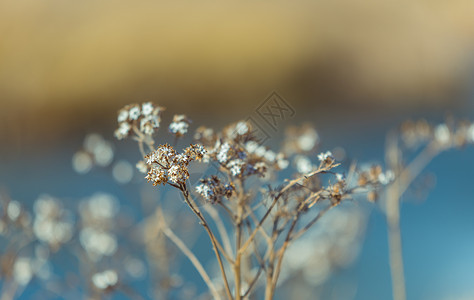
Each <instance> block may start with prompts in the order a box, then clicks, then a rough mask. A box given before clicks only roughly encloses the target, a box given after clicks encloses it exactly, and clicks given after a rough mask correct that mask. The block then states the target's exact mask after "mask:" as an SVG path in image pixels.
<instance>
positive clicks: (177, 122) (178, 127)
mask: <svg viewBox="0 0 474 300" xmlns="http://www.w3.org/2000/svg"><path fill="white" fill-rule="evenodd" d="M189 124H191V120H189V119H188V117H186V115H174V117H173V122H171V124H170V126H169V131H170V132H171V133H172V134H174V135H176V136H177V137H181V136H183V135H185V134H186V133H187V132H188V128H189Z"/></svg>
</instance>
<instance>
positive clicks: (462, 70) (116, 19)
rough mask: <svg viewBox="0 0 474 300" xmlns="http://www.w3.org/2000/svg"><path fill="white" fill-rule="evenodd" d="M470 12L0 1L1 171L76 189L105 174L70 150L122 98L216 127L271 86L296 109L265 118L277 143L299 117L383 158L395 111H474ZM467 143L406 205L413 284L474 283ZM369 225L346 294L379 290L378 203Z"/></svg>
mask: <svg viewBox="0 0 474 300" xmlns="http://www.w3.org/2000/svg"><path fill="white" fill-rule="evenodd" d="M473 15H474V2H473V1H471V0H452V1H438V0H410V1H408V0H401V1H400V0H399V1H394V0H388V1H376V0H357V1H349V0H338V1H326V0H323V1H306V0H297V1H291V2H289V1H258V2H254V1H239V2H218V1H210V0H201V1H198V2H196V1H178V2H177V1H148V0H145V1H140V2H139V3H138V2H133V3H132V2H130V1H123V0H120V1H99V2H98V1H90V0H86V1H75V2H72V1H56V0H44V1H33V0H24V1H13V0H3V1H0V104H1V105H0V155H1V156H0V180H1V182H0V183H1V184H4V185H6V186H7V187H8V189H9V191H10V193H11V194H12V197H14V198H16V199H19V200H20V199H22V200H24V201H31V200H33V199H34V198H35V197H36V196H37V195H38V194H40V193H42V192H48V193H51V194H55V195H58V196H62V197H72V198H74V197H81V195H84V194H86V193H89V192H93V190H97V189H98V188H99V184H98V181H87V180H86V179H84V178H83V177H78V176H77V175H74V174H73V171H72V167H71V157H72V155H73V153H74V152H75V150H77V149H78V148H80V147H82V141H83V138H84V136H85V135H86V134H87V133H89V132H91V131H93V132H99V133H101V134H103V135H104V136H106V138H108V139H112V134H113V130H114V129H115V127H116V113H117V110H118V109H120V108H121V107H122V106H123V105H125V104H128V103H134V102H136V103H141V102H144V101H147V100H149V101H153V102H155V103H157V104H159V105H162V106H166V107H167V113H169V115H168V117H165V120H166V118H169V119H170V118H171V116H172V115H173V114H174V113H185V114H187V115H188V116H189V117H190V118H191V119H193V121H194V123H193V124H194V125H195V126H196V127H197V126H199V125H201V124H203V122H205V125H208V126H213V127H216V128H220V127H222V126H224V125H226V124H227V123H228V122H229V121H234V120H239V119H246V118H247V117H249V116H253V115H255V110H256V108H257V107H258V106H259V105H260V104H261V103H262V101H264V99H265V98H266V97H267V96H268V95H269V94H270V93H271V92H272V91H278V93H279V94H280V95H282V96H283V97H284V99H285V100H286V102H287V103H288V104H289V105H290V106H291V107H292V108H293V109H294V111H295V116H294V117H292V118H288V119H285V120H284V122H281V123H280V124H279V127H278V129H277V130H273V129H272V128H269V127H268V126H267V125H266V124H264V126H265V130H267V131H269V132H270V133H271V136H272V139H273V140H272V142H271V143H270V144H278V137H279V136H280V134H281V132H282V130H280V127H281V128H283V127H284V125H287V124H300V123H301V122H303V121H307V122H311V123H313V124H314V125H315V126H316V128H317V129H318V130H319V132H320V134H321V138H322V142H323V144H326V145H327V147H328V148H331V147H335V146H337V145H340V146H343V147H344V148H345V149H346V150H347V152H348V156H350V157H353V158H357V159H358V160H360V161H367V160H376V161H377V160H378V161H382V160H383V155H384V154H383V153H384V152H383V151H384V150H383V147H384V142H385V133H386V132H387V130H389V129H390V128H392V127H394V126H397V125H398V124H399V122H401V121H402V120H405V119H408V118H416V117H424V118H427V119H429V120H433V121H442V120H443V119H444V117H446V116H447V115H453V116H455V117H456V118H470V119H471V120H472V119H473V118H474V113H473V109H474V88H473V86H474V18H473ZM272 130H273V131H272ZM120 154H122V155H124V156H126V155H129V156H130V155H131V157H136V156H133V155H135V153H132V154H130V153H128V152H127V151H125V150H123V151H122V153H120V150H119V151H118V155H120ZM473 154H474V152H473V150H472V149H465V150H463V151H461V152H453V153H451V152H449V153H446V154H444V155H443V156H442V157H440V158H438V160H437V161H435V162H434V163H433V164H432V165H431V167H430V170H429V171H430V172H433V173H435V174H436V175H437V185H436V187H434V189H433V190H431V192H430V194H429V196H428V202H427V203H423V204H421V205H420V204H419V202H416V201H411V202H409V203H408V204H406V205H405V206H404V208H403V209H404V210H403V216H402V232H403V234H404V243H405V244H404V247H405V248H404V251H405V257H406V265H407V267H406V277H407V281H408V282H407V289H408V295H409V299H473V297H474V291H473V289H472V286H474V273H473V270H474V260H473V258H472V253H473V251H474V242H473V240H472V238H471V237H472V232H473V231H472V230H473V229H474V221H473V220H472V212H473V211H474V210H473V209H474V199H473V196H472V195H474V193H473V192H474V189H473V187H472V178H473V176H474V171H473V168H472V167H474V159H473ZM96 179H97V178H96ZM25 184H26V185H27V186H28V188H27V189H26V188H25ZM105 184H106V189H108V190H109V191H110V192H113V188H112V187H111V186H107V181H105ZM125 196H127V195H126V194H125V195H122V194H121V196H118V197H119V198H120V197H125ZM128 196H130V194H129V195H128ZM407 200H410V199H407ZM367 228H368V229H367V236H366V239H365V242H364V245H363V246H362V251H361V256H360V260H358V261H357V262H356V263H355V265H354V266H353V267H351V268H350V269H348V270H345V271H343V272H342V273H341V274H340V275H339V277H337V276H336V279H335V282H336V283H337V282H339V283H340V282H342V283H343V284H346V283H347V282H349V283H347V284H348V285H349V286H350V287H351V288H352V289H353V290H354V292H353V294H352V295H350V297H349V296H348V297H349V298H355V299H388V298H390V295H391V288H390V276H389V269H388V259H387V249H386V247H387V246H386V233H385V231H386V228H385V223H384V217H383V215H382V213H381V212H375V213H374V214H372V215H371V217H370V218H369V221H368V224H367ZM354 282H355V283H354ZM328 289H329V290H330V291H329V292H328V293H329V294H328V295H334V293H333V292H334V291H333V290H332V289H331V288H328ZM331 297H333V299H337V298H341V299H349V298H344V297H346V296H340V295H336V296H331ZM456 297H457V298H456ZM463 297H464V298H463ZM327 299H329V296H328V298H327Z"/></svg>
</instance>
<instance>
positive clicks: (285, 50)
mask: <svg viewBox="0 0 474 300" xmlns="http://www.w3.org/2000/svg"><path fill="white" fill-rule="evenodd" d="M473 13H474V2H473V1H471V0H453V1H437V0H412V1H408V0H404V1H403V0H402V1H395V0H389V1H375V0H358V1H349V0H339V1H306V0H297V1H259V2H255V1H238V2H217V1H208V0H205V1H140V2H131V1H123V0H122V1H57V0H44V1H33V0H25V1H12V0H5V1H1V2H0V32H1V43H0V99H2V109H1V111H0V119H1V120H2V121H1V123H2V126H1V127H0V138H2V140H4V141H8V142H12V143H22V144H24V143H26V144H28V143H29V141H37V140H41V139H43V138H47V137H48V136H50V137H52V138H58V137H61V136H63V135H64V134H66V133H68V132H72V131H73V130H75V129H77V128H81V127H84V126H86V125H84V124H86V123H87V122H101V117H100V116H101V115H104V116H105V115H107V116H108V117H109V116H113V114H114V113H115V111H111V108H112V110H114V109H117V108H119V107H120V106H121V105H123V104H125V103H128V102H141V101H144V100H146V99H149V100H153V101H155V102H157V103H159V104H161V105H165V106H167V105H175V106H179V105H183V106H188V107H189V106H191V107H192V108H193V109H196V110H198V109H200V108H204V107H205V108H206V109H208V110H209V111H210V112H211V113H222V111H224V110H225V109H229V108H232V109H234V111H235V110H237V111H238V110H239V107H240V106H242V103H248V104H249V105H248V107H246V108H245V109H244V111H248V110H249V109H252V108H253V107H254V105H253V104H252V101H255V99H259V100H260V99H262V95H265V94H267V93H268V92H269V91H271V90H275V89H279V90H283V91H284V92H285V94H286V95H288V96H289V97H290V98H291V99H292V100H294V101H296V102H299V103H308V105H309V106H311V107H310V108H309V109H313V108H314V107H318V105H320V104H321V103H325V101H339V100H341V99H342V100H343V101H345V102H350V101H355V102H356V103H357V105H371V104H373V103H378V102H381V101H387V102H388V101H392V102H393V101H394V100H396V103H395V104H394V103H391V104H390V105H401V106H410V105H413V102H412V101H413V99H416V100H418V101H426V103H430V104H432V103H433V105H436V103H442V102H443V101H453V100H455V96H456V93H458V92H459V91H461V92H462V91H463V89H464V88H465V87H466V86H467V84H468V82H467V79H466V78H468V75H469V73H470V72H472V70H473V64H472V61H473V56H474V55H473V53H474V52H473V50H474V18H473V17H472V16H473ZM342 100H341V101H342ZM246 101H247V102H246ZM85 122H86V123H85ZM109 122H113V120H109V119H108V120H106V121H103V123H109ZM13 128H15V130H16V131H15V130H13Z"/></svg>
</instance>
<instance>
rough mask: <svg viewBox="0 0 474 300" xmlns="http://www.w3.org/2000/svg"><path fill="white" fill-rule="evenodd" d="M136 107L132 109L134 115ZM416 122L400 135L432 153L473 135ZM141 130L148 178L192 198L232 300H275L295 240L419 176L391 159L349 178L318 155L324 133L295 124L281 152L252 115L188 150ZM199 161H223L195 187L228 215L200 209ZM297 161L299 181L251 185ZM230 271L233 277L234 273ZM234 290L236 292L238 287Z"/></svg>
mask: <svg viewBox="0 0 474 300" xmlns="http://www.w3.org/2000/svg"><path fill="white" fill-rule="evenodd" d="M131 109H132V108H128V113H129V115H130V112H131ZM134 109H135V111H133V113H135V115H133V114H132V115H133V116H136V108H134ZM413 124H415V125H413ZM413 124H411V125H410V124H408V125H407V124H405V125H404V126H403V130H402V134H401V136H402V138H401V139H402V140H403V141H404V142H405V144H406V145H407V147H408V146H409V147H412V146H413V145H415V144H417V145H416V146H419V145H420V144H423V143H427V144H428V145H429V146H427V149H428V150H427V151H428V153H429V154H430V156H432V155H433V153H438V152H439V151H441V150H445V149H448V148H451V147H454V146H462V145H464V144H466V143H470V142H473V141H474V125H472V124H468V123H464V124H462V125H459V126H458V127H457V129H454V128H456V127H455V126H452V125H445V124H441V125H438V126H431V125H428V124H427V123H426V122H418V123H413ZM189 125H190V120H189V119H188V118H187V117H186V116H185V115H175V117H174V118H173V122H172V123H171V124H170V126H169V131H170V133H171V134H173V135H174V136H175V137H176V138H181V137H183V136H184V135H185V134H186V133H187V131H188V130H189ZM134 131H135V139H136V140H137V141H139V146H140V148H141V151H142V154H143V153H144V151H143V144H147V145H148V147H149V149H150V150H151V151H152V152H151V153H150V154H148V155H146V156H145V155H144V156H145V161H143V162H141V163H139V165H137V166H139V167H140V169H142V171H145V172H146V173H147V175H146V179H147V180H148V181H150V182H152V183H153V185H160V184H168V185H171V186H173V187H175V188H177V189H178V190H179V191H180V192H181V194H182V195H183V197H184V201H185V203H186V204H187V205H188V206H189V207H190V209H191V211H192V212H193V213H194V214H195V215H196V216H197V217H198V219H199V221H200V223H201V224H202V225H203V227H204V228H205V230H206V232H207V234H208V236H209V238H210V240H211V244H212V247H213V249H214V252H215V254H216V258H217V261H218V264H219V267H220V270H221V275H222V278H223V283H224V291H225V295H226V296H227V298H229V299H241V298H243V297H248V296H249V295H250V294H252V292H253V290H254V289H256V288H258V287H259V286H261V285H263V287H264V290H265V299H268V300H269V299H272V298H273V296H274V294H275V290H276V287H277V284H278V279H279V277H280V273H281V269H282V261H283V258H284V255H285V253H286V250H287V249H288V247H289V245H291V243H292V242H293V241H295V240H296V239H298V238H299V237H301V236H302V235H303V234H304V233H305V232H307V231H308V230H309V229H310V228H311V227H312V226H313V225H314V224H316V223H317V222H318V221H319V220H320V219H321V218H322V217H323V216H324V215H325V214H326V212H327V211H329V210H330V209H331V208H333V207H336V206H338V205H339V204H341V203H342V202H344V201H346V200H348V199H352V198H353V197H354V196H356V195H357V194H360V193H365V194H367V197H368V199H369V200H370V201H375V200H376V199H377V198H378V196H379V194H382V193H383V190H382V189H383V188H384V187H386V186H388V187H389V188H388V190H387V191H388V193H390V192H391V191H392V187H393V185H391V183H395V184H396V183H400V182H401V183H403V184H405V183H409V182H411V180H412V179H413V176H416V174H417V173H416V172H414V173H415V175H413V174H411V173H412V171H413V170H412V171H411V172H410V173H404V172H400V170H402V168H400V166H396V164H393V163H391V164H389V166H390V169H389V170H386V171H384V170H383V168H382V167H381V166H377V165H375V166H371V167H369V168H363V169H362V170H357V169H356V168H355V167H351V169H350V170H349V173H348V174H347V176H345V175H343V173H341V172H336V171H335V169H336V168H338V167H339V163H337V162H336V159H335V157H334V156H333V155H332V153H331V152H330V151H325V152H321V153H320V154H319V155H317V156H316V157H312V156H313V154H314V151H315V149H316V148H317V147H318V145H319V135H318V133H317V132H316V131H315V130H314V129H312V128H311V127H309V126H307V125H306V126H303V127H302V128H301V129H298V128H293V129H292V130H290V131H289V136H288V138H287V140H286V141H285V143H284V144H283V148H282V149H283V150H282V151H280V152H274V151H272V150H270V149H269V148H267V147H265V146H262V145H260V144H259V143H258V140H257V138H256V137H255V136H254V133H253V129H252V126H251V124H249V123H248V122H245V121H240V122H236V123H233V124H231V125H229V126H227V127H225V128H224V129H223V130H221V131H214V130H213V129H210V128H207V127H199V128H198V129H197V130H196V132H195V134H194V138H195V140H196V144H193V145H191V147H188V148H187V149H186V150H185V151H184V152H183V153H178V152H177V151H176V150H175V149H174V147H171V146H169V145H167V144H165V145H161V146H159V147H158V148H157V149H155V148H154V146H153V145H154V140H153V138H151V136H146V137H145V133H144V132H140V130H134ZM414 141H415V142H416V143H415V142H414ZM387 157H389V155H388V154H387ZM315 158H316V159H317V160H316V159H315ZM192 161H198V162H203V163H214V164H217V165H218V168H219V171H221V173H220V175H213V176H209V177H205V178H201V180H200V181H199V183H198V184H197V185H196V186H194V190H195V191H196V196H197V197H199V198H202V199H203V200H204V201H206V202H208V203H211V204H215V205H216V207H218V208H219V207H220V208H223V209H224V211H225V212H226V213H227V214H219V213H217V210H216V209H214V208H212V209H205V210H203V211H201V210H200V209H199V207H198V206H197V205H196V202H197V200H195V199H194V198H193V196H192V195H191V193H190V191H191V190H192V187H191V186H190V184H189V181H188V179H189V176H190V175H189V164H190V162H192ZM290 161H291V162H292V165H294V166H295V168H296V171H297V173H296V174H295V177H294V179H291V180H287V181H286V182H285V183H284V184H282V185H280V186H276V187H275V186H272V185H271V184H270V185H269V186H268V189H267V191H266V192H263V193H261V195H257V193H256V190H255V189H253V188H251V187H250V185H251V184H253V183H254V182H255V180H259V178H262V180H268V179H269V178H277V177H276V174H277V173H278V172H279V171H280V170H283V169H286V168H288V167H289V165H290ZM314 161H317V162H314ZM400 161H401V160H398V162H400ZM426 161H427V160H426V159H425V160H421V162H420V161H419V162H417V163H416V164H414V166H418V167H416V168H415V169H416V170H418V169H420V167H422V166H423V165H424V163H426ZM395 184H394V185H395ZM402 186H403V185H402ZM402 192H403V191H402ZM398 196H399V194H398ZM397 199H398V198H397ZM389 201H390V197H389ZM389 207H391V205H387V210H389ZM205 212H208V214H209V216H211V218H212V219H213V220H214V221H215V224H216V226H217V228H218V230H219V236H217V235H216V234H215V233H214V232H213V231H212V229H211V227H210V226H209V224H208V221H207V220H206V217H205V215H204V213H205ZM387 215H390V214H389V213H387ZM226 217H228V221H229V223H230V224H232V228H233V231H232V232H228V231H227V230H226V228H225V226H224V225H223V224H224V222H223V218H226ZM162 230H163V232H164V234H165V235H166V236H167V237H168V238H169V239H170V240H172V241H173V243H175V244H176V245H177V246H178V248H180V249H181V250H182V251H183V253H185V255H186V256H188V258H189V259H190V260H191V261H192V262H193V265H194V266H195V267H196V268H197V269H198V272H200V274H201V276H202V277H203V279H204V280H205V281H206V283H207V284H208V287H209V289H210V291H211V293H212V294H213V296H214V297H215V298H220V297H221V296H222V295H221V294H220V293H221V291H219V290H218V288H217V286H215V284H214V283H212V282H209V278H210V277H209V276H208V275H207V273H205V270H204V269H203V268H202V265H201V264H199V263H198V262H196V257H195V256H194V255H193V254H192V253H190V252H189V249H188V248H186V247H185V245H184V244H180V239H179V237H178V236H177V235H176V234H174V233H173V232H172V230H171V228H169V227H168V226H163V228H162ZM165 231H166V232H165ZM232 234H233V235H234V236H235V242H234V243H233V244H231V243H230V242H229V241H230V238H229V235H232ZM220 240H222V241H223V242H224V245H225V247H224V246H222V244H221V242H220ZM231 248H232V249H231ZM186 253H187V254H186ZM223 259H224V260H223ZM244 265H248V266H254V267H255V269H256V271H255V272H254V273H253V276H250V275H249V274H246V275H245V276H243V273H242V272H243V269H242V268H243V266H244ZM226 266H227V267H228V268H226ZM229 269H230V270H231V271H232V273H233V275H234V276H233V278H231V277H227V274H226V272H228V271H229ZM262 275H263V276H264V278H265V279H264V280H263V282H262V280H260V276H262ZM232 289H233V290H234V292H231V290H232ZM216 294H217V295H218V296H216Z"/></svg>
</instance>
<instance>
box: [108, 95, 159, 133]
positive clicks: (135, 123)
mask: <svg viewBox="0 0 474 300" xmlns="http://www.w3.org/2000/svg"><path fill="white" fill-rule="evenodd" d="M163 110H164V108H163V107H160V106H155V105H154V104H153V103H151V102H145V103H143V104H142V105H138V104H130V105H127V106H125V107H123V108H122V109H121V110H119V112H118V117H117V121H118V123H119V127H118V129H117V130H115V137H116V138H117V139H119V140H121V139H124V138H126V137H128V136H129V135H130V134H132V132H133V131H134V130H135V131H136V132H139V133H141V134H144V135H148V136H150V135H152V134H153V133H154V132H155V130H156V129H157V128H159V127H160V122H161V113H162V111H163Z"/></svg>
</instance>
